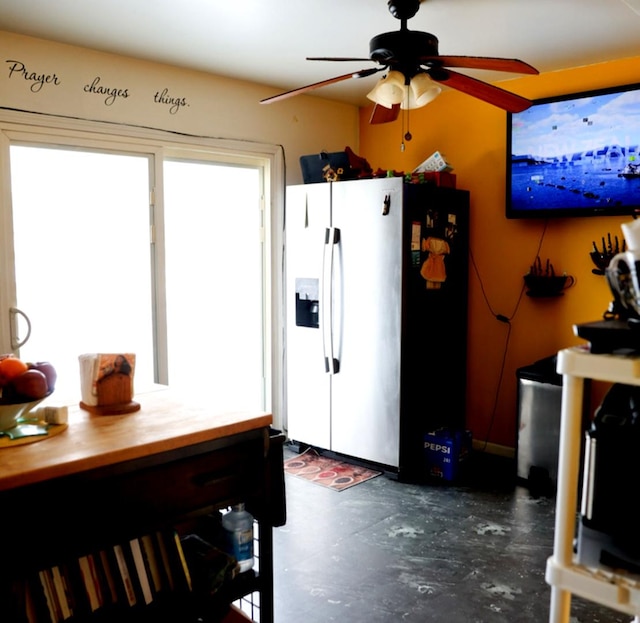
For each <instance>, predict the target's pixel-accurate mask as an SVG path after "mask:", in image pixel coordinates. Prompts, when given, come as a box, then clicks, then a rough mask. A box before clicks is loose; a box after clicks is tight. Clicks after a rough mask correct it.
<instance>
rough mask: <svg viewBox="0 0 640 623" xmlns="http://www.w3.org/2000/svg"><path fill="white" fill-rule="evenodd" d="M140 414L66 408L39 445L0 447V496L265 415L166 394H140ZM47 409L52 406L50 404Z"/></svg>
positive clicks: (257, 422) (261, 423)
mask: <svg viewBox="0 0 640 623" xmlns="http://www.w3.org/2000/svg"><path fill="white" fill-rule="evenodd" d="M134 400H135V401H136V402H138V403H140V406H141V408H140V410H139V411H136V412H134V413H128V414H125V415H92V414H90V413H88V412H86V411H84V410H82V409H80V407H79V406H72V407H69V425H68V428H67V429H66V430H64V431H63V432H61V433H60V434H57V435H55V436H52V437H49V438H47V439H42V440H40V441H37V442H34V443H29V444H24V445H16V446H15V447H3V448H0V491H2V490H6V489H12V488H15V487H19V486H23V485H27V484H33V483H36V482H41V481H44V480H49V479H51V478H56V477H59V476H66V475H69V474H75V473H80V472H83V471H86V470H90V469H95V468H99V467H106V466H109V465H114V464H116V463H120V462H123V461H128V460H132V459H138V458H142V457H145V456H149V455H152V454H157V453H161V452H167V451H171V450H178V449H180V448H184V447H188V446H191V445H194V444H198V443H202V442H207V441H215V440H216V439H221V438H223V437H228V436H230V435H235V434H238V433H243V432H247V431H251V430H255V429H259V428H266V427H268V426H269V425H270V424H271V423H272V416H271V415H270V414H268V413H264V412H222V413H216V412H212V411H211V410H210V409H209V408H207V406H206V404H198V403H195V402H193V403H190V402H188V401H184V400H182V399H181V398H180V397H177V396H174V395H173V394H171V392H170V391H169V390H158V391H154V392H149V393H144V394H139V395H136V396H135V397H134ZM51 404H55V402H52V403H51Z"/></svg>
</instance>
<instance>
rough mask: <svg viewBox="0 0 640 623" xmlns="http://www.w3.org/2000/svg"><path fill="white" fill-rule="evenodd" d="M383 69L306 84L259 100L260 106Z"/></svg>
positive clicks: (364, 70)
mask: <svg viewBox="0 0 640 623" xmlns="http://www.w3.org/2000/svg"><path fill="white" fill-rule="evenodd" d="M383 69H385V68H384V67H372V68H370V69H362V70H360V71H356V72H351V73H349V74H343V75H342V76H336V77H335V78H329V79H328V80H321V81H320V82H314V83H313V84H308V85H307V86H305V87H300V88H298V89H292V90H291V91H286V92H285V93H280V94H279V95H272V96H271V97H267V98H265V99H263V100H260V103H261V104H271V103H272V102H278V101H280V100H283V99H286V98H288V97H293V96H294V95H301V94H302V93H306V92H307V91H312V90H314V89H319V88H320V87H325V86H327V85H329V84H335V83H336V82H342V81H343V80H349V79H350V78H366V77H367V76H370V75H371V74H375V73H376V72H378V71H382V70H383Z"/></svg>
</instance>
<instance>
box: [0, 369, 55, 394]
mask: <svg viewBox="0 0 640 623" xmlns="http://www.w3.org/2000/svg"><path fill="white" fill-rule="evenodd" d="M9 385H10V386H11V390H10V392H11V393H13V392H15V394H18V395H19V396H24V398H25V402H28V401H30V400H40V398H44V397H45V396H46V395H47V394H48V393H49V386H48V385H47V377H46V376H45V375H44V372H40V370H27V371H26V372H23V373H22V374H19V375H18V376H16V377H14V378H13V379H11V381H9ZM3 395H4V392H3Z"/></svg>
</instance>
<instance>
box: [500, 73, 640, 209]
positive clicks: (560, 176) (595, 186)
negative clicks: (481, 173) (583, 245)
mask: <svg viewBox="0 0 640 623" xmlns="http://www.w3.org/2000/svg"><path fill="white" fill-rule="evenodd" d="M506 181H507V184H506V186H507V196H506V217H507V218H511V219H516V218H550V217H574V216H580V217H582V216H614V215H637V214H640V84H631V85H625V86H621V87H614V88H609V89H601V90H598V91H585V92H583V93H575V94H571V95H560V96H556V97H548V98H544V99H538V100H534V101H533V104H532V106H531V107H530V108H528V109H527V110H525V111H523V112H519V113H507V179H506Z"/></svg>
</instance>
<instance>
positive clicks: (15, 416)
mask: <svg viewBox="0 0 640 623" xmlns="http://www.w3.org/2000/svg"><path fill="white" fill-rule="evenodd" d="M56 379H57V374H56V370H55V368H54V367H53V366H52V365H51V364H50V363H49V362H48V361H39V362H37V363H26V362H24V361H22V360H21V359H19V358H18V357H15V356H14V355H12V354H7V355H0V431H4V430H9V429H11V428H13V427H14V426H16V424H17V423H18V422H19V420H20V419H21V418H25V417H26V416H27V414H28V413H29V412H30V411H31V410H32V409H33V408H34V407H35V406H36V405H37V404H39V403H40V402H42V401H43V400H44V399H45V398H47V396H50V395H51V394H52V393H53V390H54V389H55V384H56Z"/></svg>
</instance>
